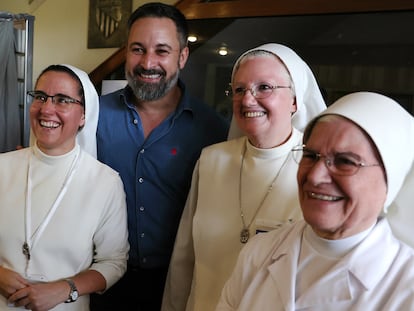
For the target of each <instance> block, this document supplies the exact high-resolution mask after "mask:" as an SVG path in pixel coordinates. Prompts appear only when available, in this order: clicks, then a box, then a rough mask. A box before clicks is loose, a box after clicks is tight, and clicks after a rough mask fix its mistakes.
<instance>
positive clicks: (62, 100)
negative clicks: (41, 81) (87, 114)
mask: <svg viewBox="0 0 414 311" xmlns="http://www.w3.org/2000/svg"><path fill="white" fill-rule="evenodd" d="M27 95H29V96H31V97H32V98H33V101H32V105H34V106H35V107H36V108H40V107H41V106H42V105H43V104H45V103H46V102H47V99H48V98H49V97H50V99H51V100H52V103H53V104H54V106H55V109H56V110H57V111H60V112H66V111H68V110H70V109H71V107H72V105H73V104H78V105H81V106H83V103H82V102H81V101H80V100H77V99H74V98H72V97H70V96H67V95H64V94H55V95H48V94H46V93H45V92H42V91H28V92H27Z"/></svg>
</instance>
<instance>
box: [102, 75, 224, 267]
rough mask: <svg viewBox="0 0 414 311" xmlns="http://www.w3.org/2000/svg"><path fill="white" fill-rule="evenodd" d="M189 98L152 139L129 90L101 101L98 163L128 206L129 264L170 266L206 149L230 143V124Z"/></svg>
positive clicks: (184, 97) (185, 94)
mask: <svg viewBox="0 0 414 311" xmlns="http://www.w3.org/2000/svg"><path fill="white" fill-rule="evenodd" d="M179 86H180V87H181V89H182V91H183V96H182V98H181V101H180V103H179V105H178V106H177V108H176V110H175V111H174V112H173V113H172V114H171V115H169V116H168V117H167V118H166V119H165V120H164V121H163V122H162V123H161V124H160V125H158V126H157V127H156V128H155V129H154V130H153V131H152V132H151V133H150V135H148V137H147V138H146V139H145V138H144V132H143V127H142V122H141V119H140V116H139V115H138V113H137V111H136V109H135V106H134V105H133V101H132V100H130V99H131V98H132V91H131V89H130V88H129V87H128V86H127V87H126V88H125V89H122V90H119V91H116V92H113V93H111V94H108V95H104V96H102V97H101V98H100V108H99V109H100V111H99V121H98V130H97V145H98V159H99V160H100V161H102V162H104V163H106V164H107V165H109V166H110V167H112V168H113V169H115V170H116V171H118V172H119V174H120V176H121V178H122V180H123V182H124V187H125V192H126V197H127V206H128V228H129V243H130V253H129V263H130V264H132V265H135V266H140V267H142V268H155V267H162V266H164V267H165V266H167V265H168V264H169V260H170V257H171V253H172V249H173V246H174V240H175V235H176V232H177V228H178V224H179V221H180V217H181V213H182V210H183V208H184V205H185V201H186V198H187V194H188V191H189V188H190V184H191V176H192V172H193V169H194V165H195V163H196V161H197V159H198V157H199V155H200V152H201V149H202V148H203V147H205V146H207V145H211V144H213V143H217V142H220V141H223V140H225V139H226V138H227V132H228V122H227V121H226V120H225V119H224V118H223V117H221V116H220V115H218V113H217V112H215V111H214V109H212V108H211V107H209V106H208V105H206V104H204V103H202V102H200V101H198V100H195V99H193V98H190V97H189V96H188V94H187V93H186V92H185V88H184V85H183V83H182V82H181V81H179Z"/></svg>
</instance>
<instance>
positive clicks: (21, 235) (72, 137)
mask: <svg viewBox="0 0 414 311" xmlns="http://www.w3.org/2000/svg"><path fill="white" fill-rule="evenodd" d="M28 94H29V96H31V97H32V99H33V101H32V104H31V106H30V122H31V129H32V133H33V137H35V139H34V140H33V144H32V146H30V147H28V148H24V149H20V150H17V151H12V152H8V153H3V154H0V176H1V179H0V310H17V309H22V310H23V309H30V310H55V311H58V310H62V311H63V310H79V311H81V310H84V311H87V310H89V294H90V293H92V292H103V291H105V290H106V289H108V288H109V287H110V286H112V285H113V284H114V283H115V282H116V281H118V280H119V279H120V278H121V276H122V275H123V274H124V272H125V270H126V260H127V256H128V250H129V244H128V232H127V219H126V201H125V193H124V189H123V184H122V181H121V179H120V177H119V175H118V173H117V172H115V171H114V170H113V169H111V168H110V167H108V166H106V165H104V164H102V163H100V162H99V161H98V160H96V158H95V157H96V143H95V132H96V123H97V119H98V104H99V101H98V95H97V93H96V91H95V88H94V86H93V84H92V83H91V81H90V80H89V77H88V75H87V74H86V73H85V72H83V71H81V70H79V69H78V68H75V67H73V66H69V65H51V66H49V67H47V68H46V69H45V70H44V71H42V73H41V74H40V76H39V78H38V79H37V81H36V85H35V90H34V91H30V92H28Z"/></svg>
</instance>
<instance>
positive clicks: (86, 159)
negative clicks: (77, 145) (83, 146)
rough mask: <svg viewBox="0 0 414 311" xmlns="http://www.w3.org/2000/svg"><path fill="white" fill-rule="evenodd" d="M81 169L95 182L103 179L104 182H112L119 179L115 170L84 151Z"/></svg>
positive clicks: (116, 181)
mask: <svg viewBox="0 0 414 311" xmlns="http://www.w3.org/2000/svg"><path fill="white" fill-rule="evenodd" d="M81 169H82V171H83V172H85V173H86V174H85V176H86V177H87V178H88V179H89V180H91V181H92V182H95V183H100V182H101V181H104V182H105V183H106V184H108V183H109V184H113V183H119V182H120V181H121V178H120V176H119V173H118V172H117V171H115V170H114V169H113V168H111V167H109V166H108V165H106V164H104V163H102V162H100V161H98V160H97V159H95V158H94V157H92V156H91V155H90V154H89V153H87V152H85V151H83V152H82V160H81Z"/></svg>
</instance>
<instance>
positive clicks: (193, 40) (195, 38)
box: [187, 35, 198, 43]
mask: <svg viewBox="0 0 414 311" xmlns="http://www.w3.org/2000/svg"><path fill="white" fill-rule="evenodd" d="M197 39H198V38H197V36H195V35H189V36H188V38H187V40H188V42H191V43H194V42H196V41H197Z"/></svg>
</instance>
